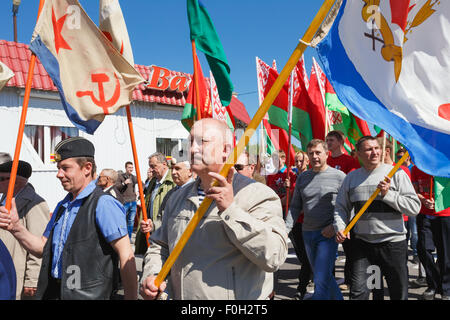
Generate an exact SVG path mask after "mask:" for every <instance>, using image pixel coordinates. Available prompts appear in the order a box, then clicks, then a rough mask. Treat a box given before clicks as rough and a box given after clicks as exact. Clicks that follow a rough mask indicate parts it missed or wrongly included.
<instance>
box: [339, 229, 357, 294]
mask: <svg viewBox="0 0 450 320" xmlns="http://www.w3.org/2000/svg"><path fill="white" fill-rule="evenodd" d="M353 246H354V245H353V237H352V234H350V239H347V240H345V241H344V242H343V243H342V249H344V254H345V264H344V283H345V284H347V285H350V279H351V277H352V263H353V262H352V258H353V257H352V250H353Z"/></svg>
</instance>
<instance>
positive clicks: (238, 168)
mask: <svg viewBox="0 0 450 320" xmlns="http://www.w3.org/2000/svg"><path fill="white" fill-rule="evenodd" d="M234 168H235V169H236V171H241V170H244V168H245V164H235V165H234Z"/></svg>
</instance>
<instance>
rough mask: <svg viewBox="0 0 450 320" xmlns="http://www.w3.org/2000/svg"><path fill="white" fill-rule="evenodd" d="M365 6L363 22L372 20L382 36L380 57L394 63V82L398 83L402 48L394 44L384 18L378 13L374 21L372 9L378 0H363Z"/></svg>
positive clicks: (377, 4)
mask: <svg viewBox="0 0 450 320" xmlns="http://www.w3.org/2000/svg"><path fill="white" fill-rule="evenodd" d="M363 1H364V2H365V6H364V7H363V9H362V17H363V19H364V21H365V22H368V21H369V20H373V21H374V22H375V24H376V25H377V28H378V29H379V30H380V32H381V35H382V36H383V40H384V45H383V47H382V48H381V55H382V56H383V58H384V60H386V61H388V62H389V61H394V74H395V81H396V82H398V79H399V78H400V73H401V71H402V61H403V48H402V47H401V46H397V45H395V43H394V35H393V33H392V30H391V28H390V27H389V24H388V22H387V21H386V19H385V17H384V16H383V15H382V14H381V12H380V13H379V14H380V16H379V19H374V15H373V8H374V7H379V5H380V0H363Z"/></svg>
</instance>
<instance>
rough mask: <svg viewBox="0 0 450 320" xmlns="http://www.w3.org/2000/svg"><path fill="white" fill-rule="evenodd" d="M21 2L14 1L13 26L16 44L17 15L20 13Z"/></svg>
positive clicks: (18, 0)
mask: <svg viewBox="0 0 450 320" xmlns="http://www.w3.org/2000/svg"><path fill="white" fill-rule="evenodd" d="M20 2H21V0H13V7H12V12H13V25H14V42H17V14H18V13H19V6H20Z"/></svg>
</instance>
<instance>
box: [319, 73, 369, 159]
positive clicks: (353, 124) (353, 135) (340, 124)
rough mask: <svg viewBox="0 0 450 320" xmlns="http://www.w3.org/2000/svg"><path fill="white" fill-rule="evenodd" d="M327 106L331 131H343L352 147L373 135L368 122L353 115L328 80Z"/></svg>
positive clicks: (326, 91) (326, 83)
mask: <svg viewBox="0 0 450 320" xmlns="http://www.w3.org/2000/svg"><path fill="white" fill-rule="evenodd" d="M325 105H326V108H327V110H328V111H327V112H328V119H329V121H328V123H329V128H330V131H331V130H338V131H341V132H342V133H344V135H345V136H346V137H347V139H348V141H349V142H350V143H351V144H352V145H355V144H356V142H357V141H358V140H359V139H360V138H362V137H363V136H367V135H369V136H370V135H371V134H370V129H369V126H368V125H367V122H366V121H364V120H361V119H360V118H358V117H357V116H355V115H354V114H352V113H351V112H350V111H349V110H348V109H347V107H345V106H344V105H343V104H342V102H341V101H340V100H339V98H338V96H337V95H336V93H335V92H334V89H333V87H332V86H331V83H330V82H329V81H328V79H326V81H325ZM347 151H349V150H347ZM350 151H351V150H350Z"/></svg>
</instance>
